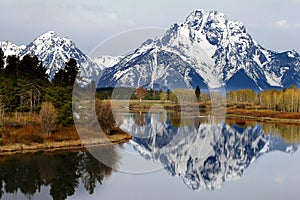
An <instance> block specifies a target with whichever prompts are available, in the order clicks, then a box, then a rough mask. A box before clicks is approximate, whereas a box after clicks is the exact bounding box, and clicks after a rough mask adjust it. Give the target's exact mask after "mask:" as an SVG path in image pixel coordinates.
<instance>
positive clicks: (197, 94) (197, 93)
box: [195, 86, 201, 101]
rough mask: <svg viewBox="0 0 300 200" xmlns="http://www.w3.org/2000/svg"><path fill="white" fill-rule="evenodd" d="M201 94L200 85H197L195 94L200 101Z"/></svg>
mask: <svg viewBox="0 0 300 200" xmlns="http://www.w3.org/2000/svg"><path fill="white" fill-rule="evenodd" d="M200 94H201V91H200V87H199V86H197V87H196V90H195V95H196V97H197V100H198V101H200Z"/></svg>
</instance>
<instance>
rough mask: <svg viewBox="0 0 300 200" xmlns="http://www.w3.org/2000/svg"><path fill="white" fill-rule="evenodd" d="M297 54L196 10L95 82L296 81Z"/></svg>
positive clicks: (249, 84)
mask: <svg viewBox="0 0 300 200" xmlns="http://www.w3.org/2000/svg"><path fill="white" fill-rule="evenodd" d="M299 63H300V56H299V54H298V53H297V52H295V51H288V52H284V53H277V52H274V51H271V50H267V49H265V48H263V47H262V46H261V45H259V44H258V43H257V42H256V41H255V40H253V39H252V37H251V36H250V35H249V34H248V33H247V32H246V28H245V26H244V25H243V24H242V23H241V22H238V21H231V20H229V19H228V18H227V17H226V16H225V15H224V14H223V13H219V12H216V11H211V12H208V11H204V10H196V11H194V12H192V13H191V14H190V15H189V16H188V17H187V19H186V21H185V22H184V23H182V24H174V25H172V26H171V28H170V29H169V30H167V32H166V33H165V34H164V35H163V36H161V37H159V38H156V39H154V40H152V39H149V40H148V41H146V42H145V43H144V44H142V45H141V47H140V48H138V49H137V50H136V51H135V52H134V53H132V54H130V55H128V56H126V57H125V58H124V59H122V60H121V62H120V63H118V64H117V65H115V66H114V67H112V68H108V69H106V70H105V72H104V73H103V76H102V77H101V79H100V82H99V86H100V87H107V86H131V87H137V86H140V85H144V86H148V87H154V86H155V85H157V86H160V87H167V88H171V89H172V88H174V87H182V86H184V87H186V88H191V87H193V88H194V87H195V86H197V85H200V86H202V87H205V86H206V85H208V87H210V88H218V87H220V86H226V87H227V88H231V89H237V88H253V89H255V90H263V89H267V88H272V87H280V88H282V87H289V86H290V85H291V84H296V85H300V77H299V73H298V72H299V70H300V64H299Z"/></svg>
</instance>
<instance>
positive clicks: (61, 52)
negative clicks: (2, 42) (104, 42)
mask: <svg viewBox="0 0 300 200" xmlns="http://www.w3.org/2000/svg"><path fill="white" fill-rule="evenodd" d="M26 54H34V55H36V56H37V57H38V58H39V60H40V61H42V62H43V65H44V66H45V67H46V68H47V73H48V74H49V76H50V79H52V78H53V77H54V75H55V73H56V72H57V71H58V70H59V69H61V68H64V66H65V63H66V62H68V61H69V59H70V58H74V59H75V60H76V61H77V64H78V65H79V66H80V71H81V74H80V75H81V77H83V82H89V81H90V80H96V78H97V77H98V76H99V75H100V72H101V69H100V68H99V67H98V66H97V64H95V63H94V62H93V61H92V60H91V58H89V57H88V56H86V55H85V54H84V53H83V52H82V51H81V50H80V49H78V48H77V47H76V45H75V43H73V42H72V41H71V40H70V39H68V38H65V37H63V38H62V37H60V36H58V35H57V34H56V33H55V32H54V31H49V32H47V33H45V34H43V35H41V36H40V37H38V38H36V39H35V40H34V41H33V42H32V43H30V44H29V45H27V46H26V48H25V49H24V50H23V51H21V52H20V56H21V57H22V56H24V55H26Z"/></svg>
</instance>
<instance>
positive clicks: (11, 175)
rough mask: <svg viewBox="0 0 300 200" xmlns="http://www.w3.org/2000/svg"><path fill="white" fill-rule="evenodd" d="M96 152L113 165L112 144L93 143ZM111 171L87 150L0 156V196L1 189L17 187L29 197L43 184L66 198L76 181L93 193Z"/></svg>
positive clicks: (57, 196) (54, 195)
mask: <svg viewBox="0 0 300 200" xmlns="http://www.w3.org/2000/svg"><path fill="white" fill-rule="evenodd" d="M95 148H96V147H95ZM97 152H101V153H103V154H106V155H108V156H109V157H110V158H111V162H110V164H111V166H112V167H113V168H114V169H116V168H117V165H118V162H119V155H118V153H117V151H116V150H115V149H114V146H105V147H97ZM113 172H114V170H113V169H112V168H111V167H108V166H106V165H104V164H102V163H100V162H99V161H98V160H97V159H95V158H94V157H93V156H92V155H91V154H90V153H88V152H87V151H79V152H70V151H68V152H53V153H49V152H44V153H36V154H20V155H13V156H6V157H1V158H0V181H1V183H0V199H2V196H3V195H4V194H5V193H11V194H13V193H17V192H19V191H20V192H21V193H22V194H24V195H25V196H26V197H27V198H28V199H30V198H31V197H32V196H34V195H35V194H36V193H37V192H40V191H41V188H42V187H44V186H46V187H49V188H50V195H51V196H52V198H53V199H55V200H56V199H57V200H58V199H59V200H61V199H67V197H68V196H72V195H74V193H75V191H76V189H77V188H78V187H79V184H80V182H82V184H83V185H84V188H85V189H86V191H87V192H88V193H89V194H93V193H94V189H95V187H96V185H97V183H99V184H102V182H103V179H104V178H105V177H109V176H110V175H111V174H112V173H113Z"/></svg>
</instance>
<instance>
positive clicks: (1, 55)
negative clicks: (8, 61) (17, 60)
mask: <svg viewBox="0 0 300 200" xmlns="http://www.w3.org/2000/svg"><path fill="white" fill-rule="evenodd" d="M4 59H5V57H4V52H3V50H2V48H0V70H2V69H4Z"/></svg>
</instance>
